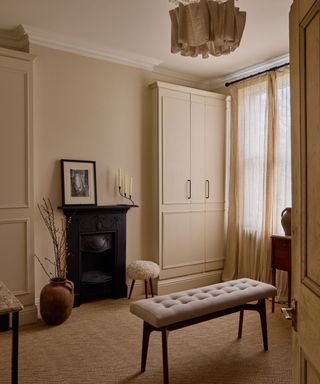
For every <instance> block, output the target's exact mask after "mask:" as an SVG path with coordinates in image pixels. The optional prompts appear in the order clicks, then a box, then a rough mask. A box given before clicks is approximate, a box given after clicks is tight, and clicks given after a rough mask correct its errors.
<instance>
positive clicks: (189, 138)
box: [151, 82, 228, 293]
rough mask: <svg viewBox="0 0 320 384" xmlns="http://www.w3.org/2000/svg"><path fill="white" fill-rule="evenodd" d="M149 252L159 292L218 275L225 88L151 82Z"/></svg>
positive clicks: (222, 234)
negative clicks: (157, 273) (152, 225)
mask: <svg viewBox="0 0 320 384" xmlns="http://www.w3.org/2000/svg"><path fill="white" fill-rule="evenodd" d="M151 90H152V103H153V109H152V115H153V127H152V130H153V134H154V136H153V138H154V140H153V169H154V173H153V179H152V185H153V196H154V199H153V202H154V206H153V216H154V220H155V228H156V229H155V232H154V238H153V245H154V249H153V260H154V261H156V262H157V263H158V264H159V265H160V269H161V272H160V280H159V283H158V291H159V293H166V292H170V291H173V290H177V289H185V288H189V287H194V286H201V285H205V284H212V283H213V282H217V281H219V280H220V276H221V270H222V268H223V261H224V253H225V209H226V202H225V169H226V161H225V158H226V127H227V108H228V101H227V98H226V96H224V95H220V94H217V93H212V92H207V91H202V90H198V89H193V88H188V87H184V86H177V85H173V84H168V83H163V82H157V83H155V84H153V85H152V86H151Z"/></svg>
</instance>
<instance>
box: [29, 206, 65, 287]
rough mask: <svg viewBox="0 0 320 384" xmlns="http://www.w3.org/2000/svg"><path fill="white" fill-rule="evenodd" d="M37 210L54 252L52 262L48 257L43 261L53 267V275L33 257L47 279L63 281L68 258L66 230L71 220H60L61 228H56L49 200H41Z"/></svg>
mask: <svg viewBox="0 0 320 384" xmlns="http://www.w3.org/2000/svg"><path fill="white" fill-rule="evenodd" d="M38 209H39V212H40V214H41V217H42V219H43V221H44V223H45V225H46V227H47V229H48V231H49V234H50V237H51V240H52V243H53V250H54V260H51V259H49V258H48V257H45V258H44V260H46V261H48V262H49V263H50V264H51V265H52V266H53V267H54V273H52V272H50V271H48V270H47V268H46V267H45V266H44V264H43V263H42V262H41V260H40V259H39V257H38V256H37V255H35V257H36V259H37V260H38V261H39V263H40V265H41V267H42V269H43V270H44V272H45V273H46V275H47V276H48V277H49V279H56V280H64V279H65V278H66V276H67V257H68V256H69V252H68V244H67V229H68V227H69V224H70V220H71V219H68V220H66V219H65V218H62V219H61V226H60V227H57V225H56V222H55V215H54V212H53V208H52V204H51V201H50V199H49V198H48V199H47V200H46V199H45V198H43V204H38Z"/></svg>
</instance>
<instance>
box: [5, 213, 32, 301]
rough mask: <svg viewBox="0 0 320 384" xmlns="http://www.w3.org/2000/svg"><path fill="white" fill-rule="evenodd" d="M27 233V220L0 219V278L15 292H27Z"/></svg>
mask: <svg viewBox="0 0 320 384" xmlns="http://www.w3.org/2000/svg"><path fill="white" fill-rule="evenodd" d="M28 233H29V232H28V221H27V220H10V221H9V220H8V221H5V220H1V221H0V244H1V257H0V271H5V274H4V275H2V274H1V272H0V279H1V280H2V281H3V282H4V283H5V284H6V285H7V287H8V288H9V289H10V290H12V291H13V292H14V293H15V294H22V293H27V292H28V278H27V275H28V270H27V264H28V263H27V252H28V248H29V244H28V243H29V235H28Z"/></svg>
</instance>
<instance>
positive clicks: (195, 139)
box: [190, 95, 206, 204]
mask: <svg viewBox="0 0 320 384" xmlns="http://www.w3.org/2000/svg"><path fill="white" fill-rule="evenodd" d="M205 107H206V105H205V98H204V97H203V96H198V95H191V199H190V202H191V203H192V204H203V203H204V201H205V190H206V182H205Z"/></svg>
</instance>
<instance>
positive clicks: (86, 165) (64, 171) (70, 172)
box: [61, 159, 97, 206]
mask: <svg viewBox="0 0 320 384" xmlns="http://www.w3.org/2000/svg"><path fill="white" fill-rule="evenodd" d="M96 183H97V182H96V162H95V161H91V160H69V159H61V187H62V205H63V206H66V205H97V185H96Z"/></svg>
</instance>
